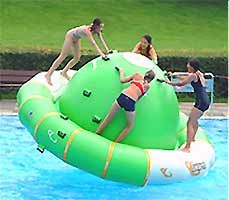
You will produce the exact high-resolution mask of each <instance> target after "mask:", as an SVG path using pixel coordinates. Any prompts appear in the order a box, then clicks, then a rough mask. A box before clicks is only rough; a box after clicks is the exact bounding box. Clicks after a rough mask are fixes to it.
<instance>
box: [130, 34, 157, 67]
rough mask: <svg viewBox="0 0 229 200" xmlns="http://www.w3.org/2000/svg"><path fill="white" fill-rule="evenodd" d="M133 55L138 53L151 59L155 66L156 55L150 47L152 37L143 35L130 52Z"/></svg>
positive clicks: (151, 46)
mask: <svg viewBox="0 0 229 200" xmlns="http://www.w3.org/2000/svg"><path fill="white" fill-rule="evenodd" d="M132 52H134V53H139V54H141V55H143V56H146V57H147V58H149V59H151V60H152V61H153V62H154V63H155V64H157V63H158V62H157V53H156V51H155V49H154V48H153V45H152V37H151V36H150V35H144V36H143V37H142V38H141V41H140V42H138V43H137V44H136V46H135V47H134V49H133V50H132Z"/></svg>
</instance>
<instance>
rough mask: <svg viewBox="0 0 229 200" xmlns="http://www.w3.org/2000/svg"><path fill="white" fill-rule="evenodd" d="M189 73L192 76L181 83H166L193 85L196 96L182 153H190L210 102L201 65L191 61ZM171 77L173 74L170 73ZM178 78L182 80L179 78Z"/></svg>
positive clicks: (171, 83)
mask: <svg viewBox="0 0 229 200" xmlns="http://www.w3.org/2000/svg"><path fill="white" fill-rule="evenodd" d="M187 68H188V72H189V73H190V75H189V76H188V77H185V78H183V79H182V80H181V81H179V82H171V81H165V82H166V83H168V84H170V85H177V86H183V85H185V84H188V83H191V85H192V87H193V89H194V93H195V95H196V101H195V105H194V107H193V108H192V110H191V113H190V115H189V119H188V122H187V143H186V145H185V147H184V148H183V149H182V151H185V152H190V146H191V142H192V141H194V139H195V135H196V132H197V130H198V126H199V125H198V119H199V118H200V117H201V116H202V115H203V113H204V112H205V111H206V110H207V109H208V108H209V105H210V101H209V98H208V95H207V92H206V88H205V82H206V80H205V78H204V75H203V73H202V72H201V71H200V63H199V62H198V61H197V60H195V59H190V60H189V61H188V64H187ZM169 75H170V76H173V74H172V73H171V72H170V73H169ZM177 78H182V77H180V76H177Z"/></svg>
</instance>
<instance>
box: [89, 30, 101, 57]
mask: <svg viewBox="0 0 229 200" xmlns="http://www.w3.org/2000/svg"><path fill="white" fill-rule="evenodd" d="M87 36H88V39H89V42H90V43H91V44H92V46H93V47H94V48H95V49H96V51H97V52H98V53H99V55H100V56H102V57H105V54H104V53H103V52H102V51H101V50H100V48H99V47H98V45H97V44H96V42H95V40H94V38H93V36H92V34H91V32H89V31H88V32H87Z"/></svg>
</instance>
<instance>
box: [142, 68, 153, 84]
mask: <svg viewBox="0 0 229 200" xmlns="http://www.w3.org/2000/svg"><path fill="white" fill-rule="evenodd" d="M154 77H155V73H154V72H153V70H149V71H147V72H146V73H145V76H144V79H145V80H146V81H147V82H148V83H149V82H151V81H152V80H153V79H154Z"/></svg>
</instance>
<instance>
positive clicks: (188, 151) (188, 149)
mask: <svg viewBox="0 0 229 200" xmlns="http://www.w3.org/2000/svg"><path fill="white" fill-rule="evenodd" d="M181 151H183V152H186V153H190V148H188V147H184V148H182V149H181Z"/></svg>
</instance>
